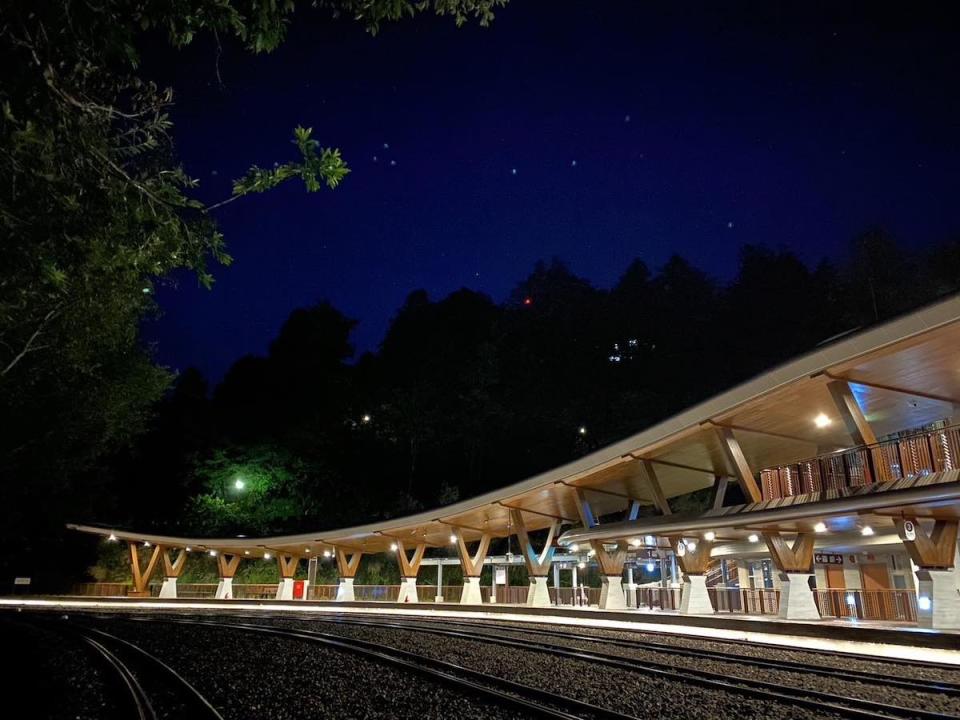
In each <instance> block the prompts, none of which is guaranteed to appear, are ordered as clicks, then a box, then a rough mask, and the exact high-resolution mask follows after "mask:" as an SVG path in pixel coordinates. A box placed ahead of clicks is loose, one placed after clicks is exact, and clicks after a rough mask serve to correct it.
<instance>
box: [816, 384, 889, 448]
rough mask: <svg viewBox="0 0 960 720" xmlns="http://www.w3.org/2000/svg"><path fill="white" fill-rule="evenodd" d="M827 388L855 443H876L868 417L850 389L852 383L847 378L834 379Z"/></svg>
mask: <svg viewBox="0 0 960 720" xmlns="http://www.w3.org/2000/svg"><path fill="white" fill-rule="evenodd" d="M827 389H828V390H829V391H830V396H831V397H832V398H833V402H834V404H835V405H836V406H837V410H838V411H839V413H840V417H841V418H843V424H844V425H845V426H846V428H847V432H848V433H850V437H851V438H852V440H853V442H854V444H855V445H876V444H877V436H876V434H874V432H873V428H872V427H870V423H868V422H867V418H866V417H864V414H863V411H862V410H861V409H860V405H858V404H857V399H856V398H855V397H854V396H853V391H852V390H851V389H850V383H848V382H847V381H846V380H834V381H833V382H830V383H827Z"/></svg>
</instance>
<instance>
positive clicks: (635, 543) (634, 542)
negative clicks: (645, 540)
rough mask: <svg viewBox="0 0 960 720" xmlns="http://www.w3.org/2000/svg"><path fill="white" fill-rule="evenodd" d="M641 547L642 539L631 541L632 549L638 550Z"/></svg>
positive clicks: (632, 539)
mask: <svg viewBox="0 0 960 720" xmlns="http://www.w3.org/2000/svg"><path fill="white" fill-rule="evenodd" d="M640 545H641V543H640V538H631V539H630V547H635V548H637V547H640Z"/></svg>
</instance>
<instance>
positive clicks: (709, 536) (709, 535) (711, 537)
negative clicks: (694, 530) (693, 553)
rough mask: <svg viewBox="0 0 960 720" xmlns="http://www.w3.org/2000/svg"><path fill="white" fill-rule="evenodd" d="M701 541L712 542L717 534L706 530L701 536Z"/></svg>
mask: <svg viewBox="0 0 960 720" xmlns="http://www.w3.org/2000/svg"><path fill="white" fill-rule="evenodd" d="M703 539H704V540H707V541H708V542H713V541H714V540H716V539H717V534H716V533H715V532H714V531H713V530H707V532H705V533H704V534H703Z"/></svg>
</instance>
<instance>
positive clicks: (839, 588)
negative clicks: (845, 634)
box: [820, 565, 849, 618]
mask: <svg viewBox="0 0 960 720" xmlns="http://www.w3.org/2000/svg"><path fill="white" fill-rule="evenodd" d="M824 570H825V571H826V576H827V577H826V581H827V588H826V589H827V590H829V592H825V593H820V602H822V603H826V604H827V607H826V608H823V609H822V610H821V615H823V616H825V617H826V616H827V615H830V616H832V617H838V618H840V617H846V616H847V615H848V614H849V609H848V608H847V605H846V593H845V592H844V589H845V588H846V587H847V584H846V582H844V579H843V565H827V566H826V567H825V568H824Z"/></svg>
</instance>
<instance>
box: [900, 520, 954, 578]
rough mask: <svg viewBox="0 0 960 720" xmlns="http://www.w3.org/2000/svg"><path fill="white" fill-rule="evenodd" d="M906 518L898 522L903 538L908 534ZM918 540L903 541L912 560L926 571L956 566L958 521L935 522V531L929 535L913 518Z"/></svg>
mask: <svg viewBox="0 0 960 720" xmlns="http://www.w3.org/2000/svg"><path fill="white" fill-rule="evenodd" d="M905 522H906V518H903V519H900V520H897V532H899V533H900V537H901V538H905V536H906V533H905V529H904V523H905ZM913 527H914V532H915V533H916V539H914V540H906V539H904V541H903V546H904V548H906V551H907V553H908V554H909V555H910V558H911V559H912V560H913V562H915V563H916V564H917V565H919V566H920V567H922V568H924V569H931V570H932V569H935V568H942V569H948V568H952V567H953V566H954V557H955V555H954V553H956V551H957V521H956V520H934V522H933V529H932V530H931V531H930V533H929V534H928V533H927V532H926V531H925V530H924V529H923V527H922V526H921V525H920V523H919V521H918V520H917V519H916V518H913Z"/></svg>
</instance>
